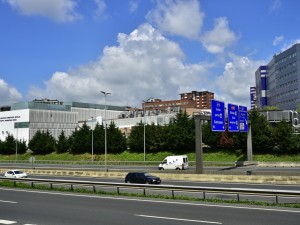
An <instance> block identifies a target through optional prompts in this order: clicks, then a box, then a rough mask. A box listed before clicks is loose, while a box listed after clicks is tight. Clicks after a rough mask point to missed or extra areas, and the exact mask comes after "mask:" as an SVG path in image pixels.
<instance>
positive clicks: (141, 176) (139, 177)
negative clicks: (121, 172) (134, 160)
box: [125, 172, 161, 184]
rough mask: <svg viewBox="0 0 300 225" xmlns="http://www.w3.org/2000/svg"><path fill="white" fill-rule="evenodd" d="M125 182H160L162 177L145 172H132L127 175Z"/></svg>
mask: <svg viewBox="0 0 300 225" xmlns="http://www.w3.org/2000/svg"><path fill="white" fill-rule="evenodd" d="M125 183H140V184H160V183H161V179H160V178H159V177H157V176H153V175H151V174H149V173H144V172H130V173H128V174H127V175H126V177H125Z"/></svg>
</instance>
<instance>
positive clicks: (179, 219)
mask: <svg viewBox="0 0 300 225" xmlns="http://www.w3.org/2000/svg"><path fill="white" fill-rule="evenodd" d="M135 216H140V217H147V218H155V219H163V220H178V221H185V222H194V223H210V224H222V223H221V222H214V221H205V220H190V219H181V218H172V217H162V216H149V215H135Z"/></svg>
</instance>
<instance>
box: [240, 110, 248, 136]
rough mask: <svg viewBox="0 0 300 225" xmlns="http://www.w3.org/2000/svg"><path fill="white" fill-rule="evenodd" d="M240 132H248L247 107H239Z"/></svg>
mask: <svg viewBox="0 0 300 225" xmlns="http://www.w3.org/2000/svg"><path fill="white" fill-rule="evenodd" d="M239 124H240V132H248V112H247V107H245V106H239Z"/></svg>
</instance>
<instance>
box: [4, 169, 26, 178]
mask: <svg viewBox="0 0 300 225" xmlns="http://www.w3.org/2000/svg"><path fill="white" fill-rule="evenodd" d="M4 177H8V178H27V174H26V173H25V172H23V171H21V170H8V171H6V173H5V174H4Z"/></svg>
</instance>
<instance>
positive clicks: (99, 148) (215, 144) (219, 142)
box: [0, 111, 300, 155]
mask: <svg viewBox="0 0 300 225" xmlns="http://www.w3.org/2000/svg"><path fill="white" fill-rule="evenodd" d="M194 119H195V118H194V117H193V116H192V117H191V116H189V115H187V113H186V112H183V113H178V114H177V115H176V116H175V118H174V119H173V120H172V121H171V122H170V123H169V124H168V125H166V126H160V125H154V124H151V125H149V124H147V125H145V127H144V124H143V123H142V122H140V123H139V124H137V125H136V126H134V127H132V130H131V133H130V135H129V137H125V135H124V134H122V133H121V131H120V130H119V129H118V128H117V127H116V126H115V124H114V123H111V124H110V125H109V126H108V127H107V151H108V153H120V152H123V151H125V150H126V149H129V151H131V152H137V153H142V152H143V151H144V134H145V147H146V151H147V153H155V152H159V151H170V152H172V153H174V154H182V153H188V152H194V151H195V121H194ZM249 121H251V127H252V145H253V152H254V153H270V152H271V153H272V152H273V153H276V154H280V153H288V154H291V153H300V135H298V134H295V133H294V131H293V128H292V126H291V124H289V123H288V122H286V121H281V122H279V123H272V124H270V123H268V121H267V120H266V118H265V117H264V116H263V115H261V114H260V113H259V112H258V111H250V112H249ZM144 129H145V131H146V132H145V133H144ZM92 137H93V141H92ZM202 138H203V143H205V145H206V146H209V148H211V149H216V150H222V149H229V150H230V149H232V150H237V149H240V150H242V151H245V152H246V148H247V133H241V132H228V131H226V132H212V131H211V124H210V123H207V124H204V125H203V129H202ZM92 145H93V152H94V154H104V152H105V128H104V126H103V125H102V124H101V125H100V124H97V125H96V126H95V128H94V130H92V129H91V128H90V127H89V126H87V125H86V124H84V125H83V126H82V127H80V128H78V129H76V130H75V131H74V132H73V133H72V135H71V136H70V137H66V136H65V134H64V132H62V133H61V134H60V136H59V138H58V140H55V139H54V138H53V136H52V135H51V134H50V133H49V132H48V131H46V132H43V131H38V132H37V133H36V134H35V136H34V137H33V138H32V139H31V140H30V141H29V143H28V146H26V143H25V142H24V141H19V140H18V141H16V140H15V139H14V137H13V136H10V135H9V136H8V137H7V138H6V140H5V141H3V142H2V141H0V154H15V152H16V148H17V149H18V154H22V153H25V152H26V150H28V149H30V150H31V151H32V152H33V154H36V155H38V154H49V153H51V152H57V153H63V152H69V153H72V154H82V153H91V149H92Z"/></svg>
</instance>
